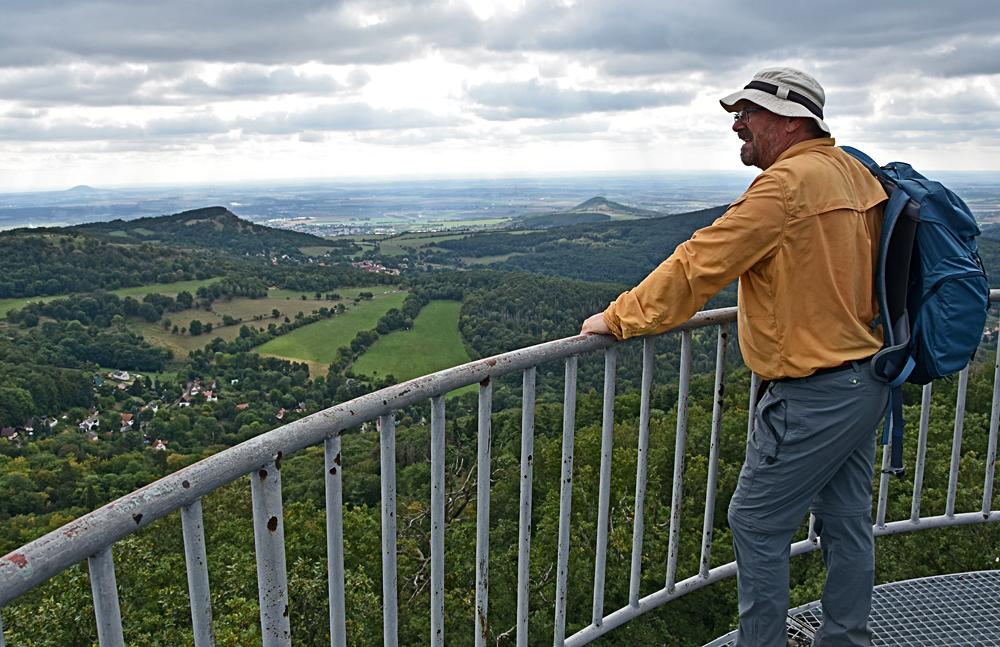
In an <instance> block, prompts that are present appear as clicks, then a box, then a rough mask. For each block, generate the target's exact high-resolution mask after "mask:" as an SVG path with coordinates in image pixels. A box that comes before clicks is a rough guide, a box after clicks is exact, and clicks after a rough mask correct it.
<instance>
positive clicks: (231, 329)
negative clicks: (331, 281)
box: [129, 286, 405, 370]
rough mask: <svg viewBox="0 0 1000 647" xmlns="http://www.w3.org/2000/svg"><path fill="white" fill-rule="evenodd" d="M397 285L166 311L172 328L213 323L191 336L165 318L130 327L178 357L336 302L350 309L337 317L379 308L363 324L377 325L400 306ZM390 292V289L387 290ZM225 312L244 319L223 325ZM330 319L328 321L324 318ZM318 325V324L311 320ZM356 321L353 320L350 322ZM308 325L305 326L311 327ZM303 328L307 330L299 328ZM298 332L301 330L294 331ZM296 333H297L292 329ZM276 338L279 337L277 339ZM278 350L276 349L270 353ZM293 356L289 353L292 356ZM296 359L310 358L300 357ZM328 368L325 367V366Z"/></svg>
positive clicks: (275, 294) (280, 294)
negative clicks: (365, 296) (363, 296)
mask: <svg viewBox="0 0 1000 647" xmlns="http://www.w3.org/2000/svg"><path fill="white" fill-rule="evenodd" d="M393 290H394V288H392V287H391V286H376V287H367V288H364V287H361V288H344V289H337V290H331V291H330V292H336V293H337V294H339V295H340V297H341V298H340V299H339V300H337V301H328V300H326V299H325V298H320V299H316V298H315V293H313V294H307V295H305V296H306V297H307V298H306V299H303V298H302V296H303V295H302V293H301V292H296V291H293V290H278V289H275V288H272V289H270V290H268V291H267V296H266V297H264V298H261V299H250V298H244V297H241V298H236V299H230V300H223V299H220V300H218V301H216V302H215V303H213V304H212V309H211V310H203V309H200V308H189V309H187V310H181V311H179V312H168V313H165V314H164V317H166V318H167V319H169V320H170V322H171V328H172V327H173V326H174V325H176V326H178V327H184V328H187V327H188V325H189V324H190V323H191V321H192V320H193V319H197V320H198V321H200V322H202V323H203V324H204V323H211V324H212V332H210V333H207V334H203V335H197V336H194V337H192V336H191V335H188V334H174V333H173V332H172V331H171V330H164V329H163V326H162V322H155V323H144V322H131V323H130V324H129V328H131V329H132V330H133V331H135V332H137V333H138V334H140V335H142V336H143V338H145V339H146V341H148V342H149V343H151V344H155V345H157V346H160V347H162V348H167V349H169V350H171V351H173V353H174V356H175V357H184V356H186V355H187V354H188V353H189V352H191V351H192V350H196V349H199V348H203V347H204V346H205V344H207V343H208V342H210V341H212V340H213V339H215V338H216V337H221V338H223V339H225V340H226V341H231V340H233V339H236V337H238V336H239V334H240V328H241V327H243V326H244V325H245V326H249V327H251V328H258V329H266V328H267V325H268V324H269V323H279V324H280V323H282V322H283V321H284V318H285V317H288V318H289V319H294V318H295V316H296V315H297V314H298V313H299V312H301V313H303V314H305V315H310V314H312V313H314V312H317V311H318V310H319V309H320V308H324V307H325V308H334V307H336V306H337V304H341V303H342V304H344V306H345V307H346V308H347V312H345V313H344V314H342V315H337V316H336V317H335V318H334V319H336V320H341V319H343V318H347V319H348V320H351V321H353V317H354V316H356V315H352V314H351V313H352V312H353V311H354V310H355V309H356V308H362V312H363V313H364V312H368V311H369V310H371V311H376V310H377V311H378V315H377V316H375V318H374V319H373V320H372V323H371V324H370V325H368V326H364V328H372V327H374V326H375V322H376V321H378V317H381V316H382V313H384V312H385V311H386V310H388V309H389V308H391V307H396V306H398V304H397V301H398V303H402V299H403V298H404V297H405V294H404V295H403V296H402V297H401V296H399V294H401V293H396V292H393ZM360 292H371V293H372V294H374V297H373V298H372V300H371V301H361V302H360V303H358V304H355V303H354V302H353V299H354V298H355V297H356V296H357V295H358V293H360ZM387 292H388V293H387ZM386 300H388V301H390V302H391V303H393V304H396V306H394V305H387V306H384V307H383V306H382V305H377V306H376V305H373V304H381V303H382V302H383V301H386ZM274 310H277V311H278V313H279V314H278V318H274V317H273V316H272V312H273V311H274ZM223 315H229V316H230V317H232V318H233V319H237V320H242V321H240V322H239V323H236V324H233V325H230V326H224V325H222V317H223ZM368 320H369V317H367V316H361V317H360V318H359V321H360V322H361V323H366V322H367V321H368ZM331 321H332V320H331ZM322 323H328V322H322ZM311 325H318V324H311ZM348 325H353V324H348ZM308 327H309V326H306V327H305V328H308ZM362 329H363V328H357V329H355V330H353V331H352V332H351V333H350V336H349V338H348V340H347V342H348V343H350V340H351V339H353V338H354V334H355V333H356V332H357V331H358V330H362ZM300 330H304V328H303V329H300ZM295 332H299V331H295ZM293 334H294V333H293ZM275 341H277V340H275ZM269 354H276V353H269ZM291 358H292V357H291V356H290V357H289V359H291ZM296 359H300V360H301V359H307V358H302V357H298V358H296ZM324 370H325V369H324Z"/></svg>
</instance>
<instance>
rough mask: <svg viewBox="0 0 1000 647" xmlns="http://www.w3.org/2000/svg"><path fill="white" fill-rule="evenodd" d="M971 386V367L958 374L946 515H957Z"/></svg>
mask: <svg viewBox="0 0 1000 647" xmlns="http://www.w3.org/2000/svg"><path fill="white" fill-rule="evenodd" d="M968 387H969V367H968V366H966V367H965V368H963V369H962V372H961V373H959V374H958V396H957V397H956V398H955V432H954V435H953V436H952V441H951V466H950V467H949V469H948V501H947V503H946V504H945V512H944V513H945V515H946V516H949V517H953V516H955V496H956V493H957V492H958V466H959V463H960V461H961V460H962V430H963V428H964V427H965V394H966V391H967V390H968Z"/></svg>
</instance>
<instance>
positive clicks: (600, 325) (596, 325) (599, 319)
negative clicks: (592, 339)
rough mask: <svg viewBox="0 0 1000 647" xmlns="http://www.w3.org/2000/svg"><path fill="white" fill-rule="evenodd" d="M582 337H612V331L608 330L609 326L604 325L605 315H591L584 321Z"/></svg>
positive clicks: (581, 331)
mask: <svg viewBox="0 0 1000 647" xmlns="http://www.w3.org/2000/svg"><path fill="white" fill-rule="evenodd" d="M580 334H581V335H610V334H611V329H610V328H608V324H606V323H604V313H603V312H598V313H597V314H596V315H591V316H590V317H587V318H586V319H585V320H584V321H583V325H582V326H580Z"/></svg>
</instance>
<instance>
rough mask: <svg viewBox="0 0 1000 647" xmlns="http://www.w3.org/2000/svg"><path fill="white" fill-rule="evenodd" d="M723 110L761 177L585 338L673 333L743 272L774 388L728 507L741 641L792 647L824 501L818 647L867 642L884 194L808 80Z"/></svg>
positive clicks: (749, 324) (765, 397) (745, 97)
mask: <svg viewBox="0 0 1000 647" xmlns="http://www.w3.org/2000/svg"><path fill="white" fill-rule="evenodd" d="M721 103H722V106H723V108H725V109H726V110H727V111H729V112H732V113H734V115H733V116H734V118H735V122H734V123H733V131H735V133H736V134H737V136H738V137H739V138H740V140H742V141H743V145H742V147H741V148H740V159H741V160H742V161H743V163H744V164H746V165H748V166H756V167H759V168H760V169H761V170H762V173H761V174H760V175H758V176H757V178H756V179H754V181H753V182H752V183H751V184H750V187H749V188H748V189H747V190H746V192H745V193H744V194H743V195H742V196H740V197H739V198H738V199H737V200H736V201H735V202H734V203H733V204H731V205H730V206H729V209H728V210H727V211H726V213H725V214H723V215H722V217H720V218H719V219H718V220H716V221H715V222H714V223H713V224H712V225H710V226H708V227H706V228H704V229H701V230H699V231H697V232H695V233H694V235H693V236H692V237H691V238H690V240H688V241H687V242H685V243H683V244H681V245H679V246H678V247H677V249H676V250H675V251H674V253H673V254H672V255H671V256H670V257H669V258H668V259H667V260H666V261H664V262H663V263H662V264H661V265H660V266H659V267H657V268H656V269H655V270H654V271H653V272H652V273H651V274H650V275H649V276H647V277H646V278H645V279H643V281H642V282H641V283H640V284H639V285H638V286H636V287H635V288H634V289H632V290H629V291H627V292H625V293H623V294H622V295H621V296H619V297H618V298H617V299H616V300H615V301H614V302H613V303H611V305H610V306H608V308H607V310H605V311H604V312H602V313H598V314H596V315H594V316H592V317H590V318H588V319H587V320H586V321H585V322H584V323H583V327H582V329H581V333H596V334H613V335H614V336H615V337H617V338H618V339H627V338H629V337H634V336H637V335H648V334H656V333H660V332H663V331H665V330H669V329H670V328H673V327H675V326H677V325H678V324H680V323H682V322H684V321H686V320H687V319H688V318H690V317H691V315H693V314H694V313H695V312H697V311H698V310H699V309H700V308H701V307H702V306H703V305H704V304H705V302H706V301H707V300H708V299H709V298H710V297H711V296H712V295H714V294H715V293H716V292H718V291H719V290H720V289H722V288H723V287H724V286H725V285H727V284H728V283H730V282H731V281H732V280H734V279H736V278H737V277H738V278H739V280H740V281H739V314H738V328H739V340H740V350H741V351H742V353H743V358H744V360H745V362H746V364H747V366H749V367H750V368H751V369H752V370H753V371H754V372H756V373H757V374H758V375H759V376H760V377H761V378H762V380H763V381H764V384H765V385H766V386H765V387H764V388H763V389H762V390H761V393H760V394H759V396H758V397H759V399H758V402H757V406H756V409H755V412H754V415H755V420H756V422H755V428H754V432H753V435H752V436H751V438H750V439H749V441H748V443H747V450H746V461H745V462H744V465H743V468H742V470H741V471H740V475H739V481H738V483H737V487H736V491H735V493H734V494H733V498H732V501H731V502H730V506H729V525H730V527H731V529H732V531H733V544H734V549H735V553H736V564H737V570H738V575H737V581H738V589H739V612H740V622H739V631H738V638H737V644H738V645H739V646H740V647H773V646H784V645H785V644H786V640H787V638H786V634H785V617H786V614H787V612H788V547H789V543H790V541H791V539H792V536H793V535H794V533H795V531H796V530H797V529H798V528H799V526H800V524H801V523H802V520H803V519H804V517H805V514H806V512H808V511H810V510H811V511H812V512H813V513H814V514H815V515H816V529H817V532H818V533H819V535H820V537H821V542H822V551H823V559H824V561H825V563H826V567H827V580H826V586H825V588H824V590H823V598H822V604H823V614H824V624H823V626H822V627H821V628H820V630H819V632H818V634H817V636H816V639H815V642H814V645H822V646H823V647H828V646H832V645H870V644H871V633H870V631H869V629H868V626H867V621H868V614H869V611H870V608H871V591H872V584H873V579H874V541H873V537H872V527H871V525H872V523H871V480H872V467H873V462H874V454H875V435H876V434H875V430H876V427H877V426H878V421H879V420H880V419H881V418H882V416H883V414H884V412H885V407H886V402H887V398H888V387H887V385H886V384H884V383H882V382H881V381H879V380H877V379H876V378H875V377H874V376H873V375H872V374H871V371H870V370H869V369H870V366H869V364H870V363H869V362H868V359H869V358H870V357H871V356H872V355H874V354H875V353H876V352H877V351H878V350H879V349H880V348H881V344H882V339H881V332H880V330H879V329H878V328H876V327H875V325H874V324H873V322H874V321H875V319H876V315H877V302H876V297H875V294H874V282H873V273H874V258H875V252H876V250H877V247H878V234H879V231H880V223H881V218H882V208H883V206H884V202H885V200H886V195H885V192H884V191H883V190H882V188H881V186H880V185H879V184H878V182H877V181H876V180H875V179H874V178H873V177H872V176H871V174H870V173H869V172H868V171H867V170H866V169H865V168H864V167H862V166H861V165H860V164H859V163H857V162H856V161H855V160H854V159H853V158H852V157H850V156H849V155H847V154H846V153H844V152H843V151H841V150H840V149H839V148H837V147H836V146H835V145H834V140H833V139H832V138H831V137H830V136H829V133H830V129H829V127H828V126H827V125H826V123H825V122H824V121H823V106H824V103H825V94H824V92H823V89H822V87H821V86H820V85H819V83H818V82H816V80H815V79H813V78H812V77H811V76H809V75H807V74H805V73H803V72H800V71H798V70H795V69H791V68H787V67H781V68H769V69H764V70H761V71H760V72H758V73H757V74H756V75H755V76H754V78H753V80H752V81H751V82H750V83H749V84H748V85H747V86H746V87H745V88H744V89H742V90H740V91H738V92H736V93H734V94H731V95H729V96H727V97H725V98H724V99H722V100H721Z"/></svg>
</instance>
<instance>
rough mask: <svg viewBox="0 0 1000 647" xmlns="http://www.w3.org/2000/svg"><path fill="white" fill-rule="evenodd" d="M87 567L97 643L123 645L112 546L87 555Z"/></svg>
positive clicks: (110, 646)
mask: <svg viewBox="0 0 1000 647" xmlns="http://www.w3.org/2000/svg"><path fill="white" fill-rule="evenodd" d="M87 566H88V567H89V568H90V591H91V593H92V594H93V596H94V616H95V617H96V619H97V642H98V643H99V644H100V646H101V647H125V636H124V634H123V633H122V611H121V607H120V606H119V604H118V584H117V583H116V581H115V561H114V557H112V555H111V546H105V547H104V548H102V549H100V550H99V551H97V552H96V553H94V554H93V555H91V556H90V557H88V558H87Z"/></svg>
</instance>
